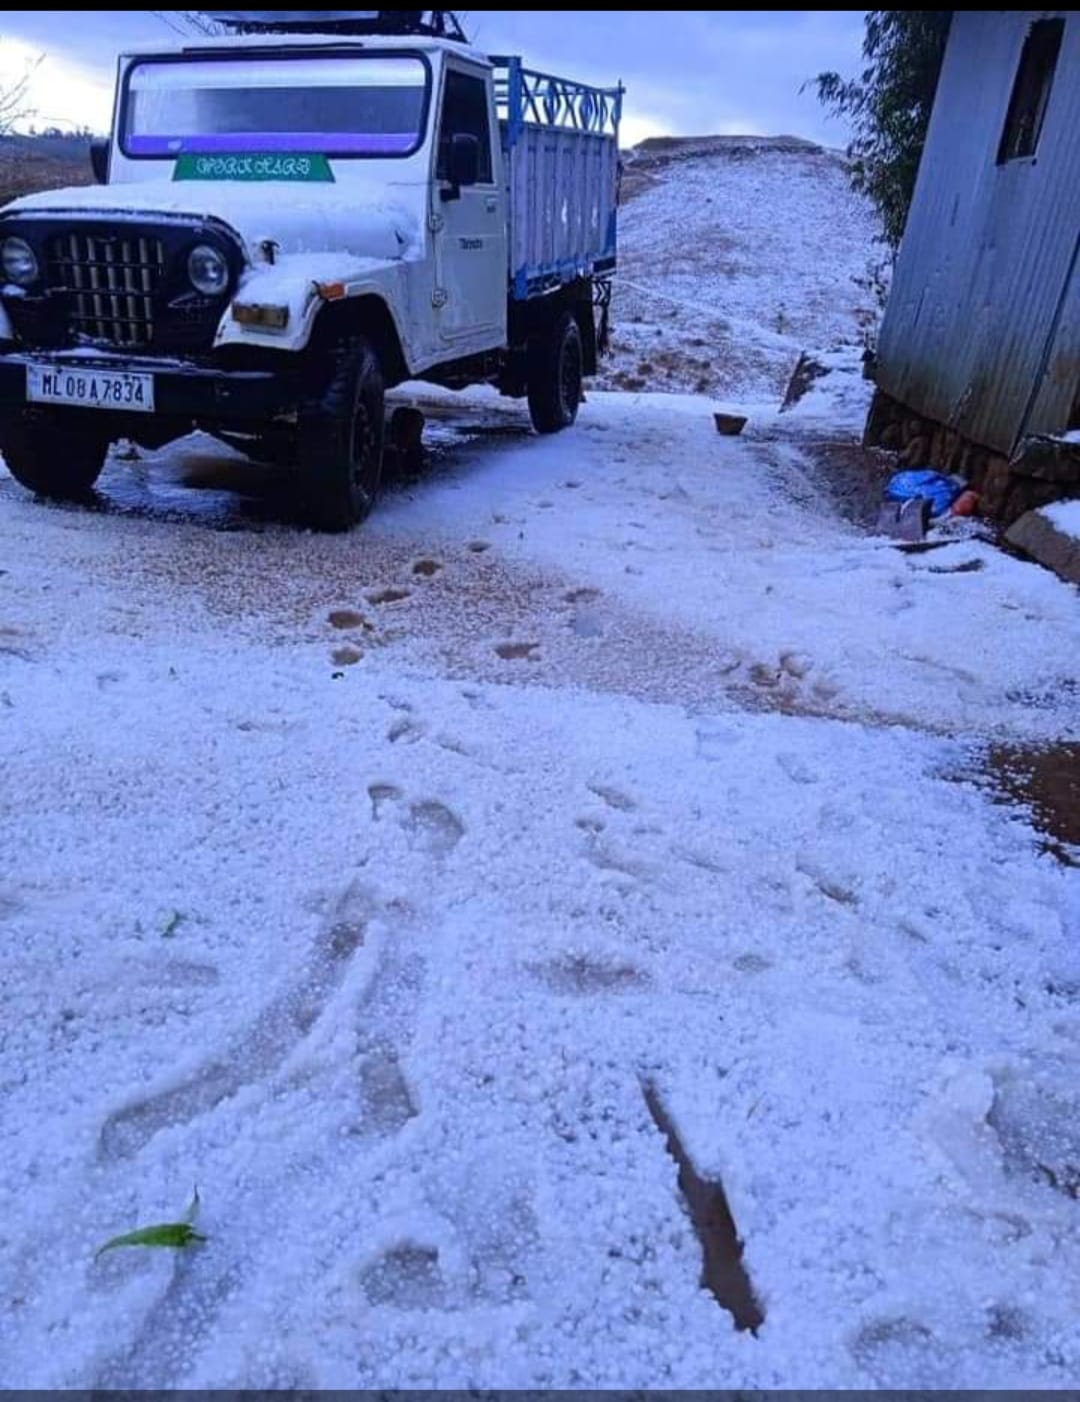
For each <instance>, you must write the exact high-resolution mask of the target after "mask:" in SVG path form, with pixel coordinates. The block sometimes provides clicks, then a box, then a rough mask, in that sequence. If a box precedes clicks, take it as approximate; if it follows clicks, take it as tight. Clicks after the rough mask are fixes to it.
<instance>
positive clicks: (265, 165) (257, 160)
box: [173, 153, 334, 184]
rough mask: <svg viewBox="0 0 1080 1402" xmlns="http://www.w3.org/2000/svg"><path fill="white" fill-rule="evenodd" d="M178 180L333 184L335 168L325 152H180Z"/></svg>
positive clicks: (175, 178) (175, 172) (175, 168)
mask: <svg viewBox="0 0 1080 1402" xmlns="http://www.w3.org/2000/svg"><path fill="white" fill-rule="evenodd" d="M173 179H174V180H250V181H259V180H293V181H295V180H299V181H308V182H318V181H321V182H322V183H324V184H333V181H334V172H333V171H332V170H331V169H330V162H329V161H328V160H327V159H326V157H325V156H323V155H320V154H317V153H316V154H315V155H311V156H307V155H298V154H292V153H289V154H288V155H286V154H281V155H274V154H273V153H267V154H263V153H252V154H251V155H244V154H242V153H237V154H236V155H228V156H197V155H184V156H178V157H177V160H176V165H175V167H174V168H173Z"/></svg>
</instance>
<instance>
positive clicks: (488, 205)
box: [484, 195, 499, 214]
mask: <svg viewBox="0 0 1080 1402" xmlns="http://www.w3.org/2000/svg"><path fill="white" fill-rule="evenodd" d="M498 207H499V201H498V197H497V196H495V195H488V197H487V199H486V200H485V201H484V208H485V209H486V210H487V212H488V213H489V214H494V213H495V211H496V210H497V209H498Z"/></svg>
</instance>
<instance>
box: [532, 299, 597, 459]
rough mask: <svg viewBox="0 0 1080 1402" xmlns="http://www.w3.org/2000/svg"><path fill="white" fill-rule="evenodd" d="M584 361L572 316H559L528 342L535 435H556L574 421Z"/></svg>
mask: <svg viewBox="0 0 1080 1402" xmlns="http://www.w3.org/2000/svg"><path fill="white" fill-rule="evenodd" d="M584 362H585V357H584V355H583V353H582V346H581V329H580V328H579V326H578V324H577V318H576V317H575V316H574V314H573V312H563V313H561V315H559V316H557V317H556V318H555V320H554V321H553V322H552V323H551V325H550V326H548V327H546V328H545V329H544V330H543V331H540V332H537V333H536V334H535V335H534V336H533V337H532V338H531V340H530V342H529V350H528V365H527V388H528V394H529V414H530V416H531V418H532V422H533V428H535V429H536V431H537V433H558V432H559V430H560V429H563V428H569V427H570V425H571V424H572V423H573V422H574V420H575V419H576V418H577V411H578V405H579V404H580V403H581V380H582V373H583V367H584Z"/></svg>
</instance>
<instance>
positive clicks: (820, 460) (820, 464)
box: [799, 439, 896, 527]
mask: <svg viewBox="0 0 1080 1402" xmlns="http://www.w3.org/2000/svg"><path fill="white" fill-rule="evenodd" d="M799 447H800V448H801V449H802V450H803V452H804V453H805V454H806V456H807V457H808V458H809V460H810V463H811V465H812V467H813V468H814V469H815V477H816V478H817V480H818V481H819V482H820V483H821V485H822V486H823V487H824V488H825V489H826V491H827V492H828V493H829V495H830V497H831V498H832V500H833V502H834V504H835V506H836V508H837V510H838V511H839V512H840V514H841V515H842V516H843V517H845V518H846V519H847V520H849V521H853V522H854V523H855V524H856V525H859V526H866V527H870V526H873V525H874V523H875V522H876V521H877V518H878V511H879V510H880V507H881V501H882V498H883V496H884V493H885V484H886V482H888V480H889V478H890V477H891V476H892V474H893V473H894V472H895V471H896V454H895V453H888V452H885V451H884V449H882V448H864V447H863V446H862V444H861V443H842V442H836V443H832V442H817V441H814V440H813V439H810V440H807V441H805V442H800V443H799Z"/></svg>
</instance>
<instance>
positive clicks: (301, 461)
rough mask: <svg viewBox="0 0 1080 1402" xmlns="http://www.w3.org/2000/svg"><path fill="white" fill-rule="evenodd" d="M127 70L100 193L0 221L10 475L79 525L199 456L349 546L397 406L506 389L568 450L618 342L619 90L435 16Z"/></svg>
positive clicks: (250, 40)
mask: <svg viewBox="0 0 1080 1402" xmlns="http://www.w3.org/2000/svg"><path fill="white" fill-rule="evenodd" d="M204 13H209V14H213V15H215V16H217V17H218V19H219V21H220V22H222V23H226V24H228V25H231V26H232V28H233V30H235V31H236V32H229V33H226V34H224V35H223V36H222V37H221V38H217V37H207V38H205V39H200V40H199V41H197V42H192V43H188V44H184V45H180V46H177V45H172V46H169V47H167V48H164V47H162V48H155V49H147V50H142V51H140V52H138V53H130V54H124V55H122V56H121V58H120V60H119V70H118V79H117V92H116V104H115V116H114V122H113V130H112V133H111V135H110V138H109V140H108V142H102V143H100V144H99V145H98V147H97V148H96V150H95V152H94V155H95V162H94V164H95V173H96V175H97V179H98V182H99V183H98V184H97V185H91V186H87V187H83V188H72V189H66V190H52V191H48V192H47V193H42V194H37V195H32V196H28V197H25V198H23V199H19V200H16V201H15V202H14V203H12V204H9V205H7V206H6V207H5V208H4V209H3V210H2V211H0V266H2V276H0V451H2V453H3V456H4V460H5V461H6V463H7V466H8V468H9V469H10V471H11V472H12V474H13V475H14V476H15V478H16V479H17V480H18V481H19V482H21V483H22V484H23V485H24V486H26V487H28V488H30V489H31V490H32V491H34V492H37V493H39V494H41V495H44V496H49V497H60V498H72V499H77V498H79V497H80V496H84V495H86V494H87V493H88V492H89V491H90V489H91V488H92V486H93V484H94V482H95V481H96V479H97V476H98V474H99V472H100V471H101V468H102V465H103V463H104V461H105V457H106V454H107V452H108V449H109V445H110V444H111V443H113V442H115V441H116V440H117V439H120V438H125V439H129V440H132V441H134V442H136V443H139V444H142V445H144V446H146V447H151V448H153V447H158V446H161V445H162V444H164V443H167V442H170V441H172V440H173V439H176V438H180V437H183V436H184V435H186V434H188V433H190V432H192V430H193V429H201V430H204V431H206V432H209V433H211V434H214V435H215V436H217V437H218V438H220V439H222V440H223V441H225V442H227V443H229V444H231V445H233V446H235V447H239V448H241V449H242V450H244V451H246V452H248V453H249V454H250V455H251V456H252V457H254V458H255V459H257V460H263V461H267V462H278V463H288V464H289V465H290V467H292V468H294V469H295V480H296V485H297V491H298V494H299V496H300V498H301V501H302V504H303V510H304V512H305V515H306V517H307V519H308V520H309V521H310V522H311V523H312V524H313V525H315V526H317V527H320V528H323V529H327V530H345V529H348V528H349V527H350V526H352V525H353V524H354V523H355V522H357V521H359V520H361V519H362V517H363V516H364V515H365V514H366V513H367V512H368V510H369V509H370V508H371V506H372V504H373V502H374V500H375V498H376V495H377V492H378V489H379V482H380V476H381V472H382V464H383V456H384V442H385V439H386V436H387V433H386V426H385V410H384V393H385V390H386V389H388V388H390V387H392V386H394V385H397V384H399V383H401V382H402V381H405V380H411V379H420V380H428V381H432V382H435V383H438V384H441V385H446V386H450V387H452V388H460V387H463V386H465V385H469V384H477V383H487V384H493V385H496V386H497V387H498V388H499V390H500V391H501V392H502V393H504V394H507V395H512V396H519V397H527V398H528V403H529V409H530V412H531V416H532V422H533V424H534V426H535V427H536V429H537V430H538V431H539V432H541V433H552V432H555V431H557V430H559V429H562V428H565V427H566V426H567V425H569V424H570V423H572V422H573V420H574V418H575V415H576V413H577V408H578V404H579V402H580V399H581V384H582V376H583V375H588V374H590V373H594V372H595V370H596V364H597V357H598V355H599V354H600V353H601V352H602V350H603V348H604V344H605V341H606V336H607V309H608V304H609V299H610V290H611V282H610V279H611V274H612V272H613V271H614V268H615V233H616V204H617V187H618V170H619V157H618V124H619V117H620V107H621V96H622V94H621V89H620V88H613V89H606V90H605V89H597V88H593V87H588V86H585V85H583V84H580V83H575V82H571V81H569V80H566V79H562V78H556V77H552V76H550V75H547V74H541V73H536V72H533V71H531V70H529V69H527V68H526V67H525V66H524V65H523V64H522V62H521V60H520V59H517V58H508V59H499V58H490V57H488V56H487V55H485V54H482V53H480V52H478V51H477V50H476V49H474V48H472V47H470V46H469V45H468V44H467V43H466V42H464V40H463V38H462V36H461V35H460V32H459V31H458V30H457V29H456V25H455V23H454V21H453V19H452V17H451V16H449V12H445V11H425V12H420V11H408V12H402V11H395V12H389V11H288V12H286V11H212V12H204Z"/></svg>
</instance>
